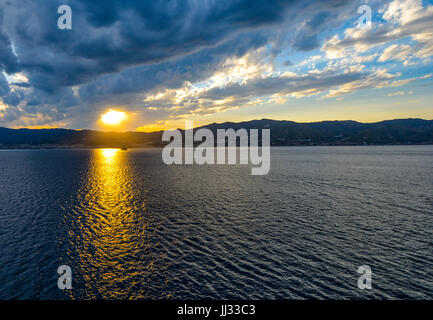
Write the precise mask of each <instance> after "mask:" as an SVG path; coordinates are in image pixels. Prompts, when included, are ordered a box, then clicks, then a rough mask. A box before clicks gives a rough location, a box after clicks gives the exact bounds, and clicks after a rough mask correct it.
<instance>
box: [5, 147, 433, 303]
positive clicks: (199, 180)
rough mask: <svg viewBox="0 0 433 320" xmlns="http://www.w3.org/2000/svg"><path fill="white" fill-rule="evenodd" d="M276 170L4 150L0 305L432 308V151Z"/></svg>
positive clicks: (150, 154)
mask: <svg viewBox="0 0 433 320" xmlns="http://www.w3.org/2000/svg"><path fill="white" fill-rule="evenodd" d="M271 160H272V164H271V171H270V173H269V174H268V175H267V176H251V175H250V173H251V172H250V168H249V167H248V166H244V165H214V166H198V165H190V166H166V165H164V164H163V163H162V160H161V150H159V149H148V150H129V151H126V152H125V151H120V150H110V149H106V150H20V151H17V150H8V151H0V298H2V299H10V298H19V299H35V298H41V299H51V298H55V299H71V298H72V299H83V298H85V299H96V298H99V299H101V298H110V299H113V298H115V299H117V298H132V299H137V298H174V299H200V298H219V299H264V298H266V299H305V298H319V299H324V298H356V299H359V298H361V299H364V298H365V299H371V298H411V299H420V298H430V299H432V298H433V274H432V270H433V146H389V147H300V148H295V147H291V148H272V152H271ZM61 264H67V265H69V266H71V268H72V272H73V290H71V291H61V290H59V289H58V288H57V277H58V275H57V273H56V271H57V268H58V266H59V265H61ZM363 264H367V265H369V266H370V267H371V268H372V271H373V289H372V290H370V291H368V290H360V289H358V287H357V280H358V277H359V276H360V275H359V274H357V272H356V270H357V268H358V266H360V265H363Z"/></svg>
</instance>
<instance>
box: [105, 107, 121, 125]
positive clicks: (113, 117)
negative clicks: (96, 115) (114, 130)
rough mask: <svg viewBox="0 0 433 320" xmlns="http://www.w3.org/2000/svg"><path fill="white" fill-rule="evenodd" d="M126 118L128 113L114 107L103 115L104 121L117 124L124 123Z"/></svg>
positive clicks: (107, 123) (108, 123)
mask: <svg viewBox="0 0 433 320" xmlns="http://www.w3.org/2000/svg"><path fill="white" fill-rule="evenodd" d="M125 119H126V113H125V112H123V111H116V110H113V109H110V110H108V111H107V112H105V113H104V114H102V115H101V121H102V123H104V124H106V125H109V126H115V125H118V124H120V123H122V122H123V121H124V120H125Z"/></svg>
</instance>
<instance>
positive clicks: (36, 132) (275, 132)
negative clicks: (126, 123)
mask: <svg viewBox="0 0 433 320" xmlns="http://www.w3.org/2000/svg"><path fill="white" fill-rule="evenodd" d="M202 128H208V129H210V130H212V131H213V132H214V133H215V134H216V130H217V129H229V128H233V129H235V130H237V129H240V128H245V129H247V130H250V129H271V145H273V146H298V145H390V144H433V120H423V119H398V120H387V121H381V122H376V123H360V122H356V121H322V122H311V123H298V122H293V121H277V120H269V119H262V120H253V121H246V122H239V123H233V122H225V123H221V124H217V123H213V124H210V125H206V126H204V127H202ZM196 129H199V128H196ZM215 136H216V135H215ZM161 137H162V131H158V132H152V133H144V132H123V133H119V132H101V131H93V130H70V129H8V128H0V148H2V149H6V148H98V147H122V146H125V147H160V146H163V144H162V141H161Z"/></svg>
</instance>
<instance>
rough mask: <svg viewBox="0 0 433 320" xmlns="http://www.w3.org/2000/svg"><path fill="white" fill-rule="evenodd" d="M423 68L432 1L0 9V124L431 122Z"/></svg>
mask: <svg viewBox="0 0 433 320" xmlns="http://www.w3.org/2000/svg"><path fill="white" fill-rule="evenodd" d="M64 4H66V5H68V6H70V8H71V11H72V15H71V16H72V29H59V27H58V19H59V17H61V15H62V14H59V13H58V8H59V6H61V5H64ZM362 5H367V6H368V7H369V8H370V9H371V22H368V19H366V20H364V19H361V21H359V20H360V18H362V17H363V16H364V14H365V13H366V11H360V12H358V8H359V7H360V6H362ZM367 22H368V23H367ZM432 56H433V3H432V1H422V0H391V1H382V0H372V1H343V0H322V1H289V0H274V1H272V0H230V1H228V0H227V1H226V0H179V1H176V0H153V1H136V0H123V1H122V0H103V1H102V0H88V1H85V0H70V1H68V0H43V1H41V0H20V1H13V0H0V71H1V72H0V126H3V127H10V128H22V127H26V128H54V127H62V128H72V129H98V130H110V131H111V130H115V131H116V130H121V131H124V130H137V131H153V130H164V129H172V128H181V127H183V126H184V121H185V120H186V119H189V120H193V121H194V125H195V126H198V125H204V124H209V123H213V122H225V121H232V122H240V121H247V120H253V119H263V118H268V119H277V120H292V121H299V122H313V121H322V120H356V121H361V122H376V121H381V120H386V119H397V118H423V119H433V57H432ZM110 110H112V111H117V112H120V113H122V120H123V121H118V122H116V121H114V123H115V124H107V123H104V122H102V121H101V116H102V115H103V114H106V112H107V111H110Z"/></svg>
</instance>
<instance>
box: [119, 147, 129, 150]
mask: <svg viewBox="0 0 433 320" xmlns="http://www.w3.org/2000/svg"><path fill="white" fill-rule="evenodd" d="M120 149H121V150H128V148H127V147H125V146H122V148H120Z"/></svg>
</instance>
